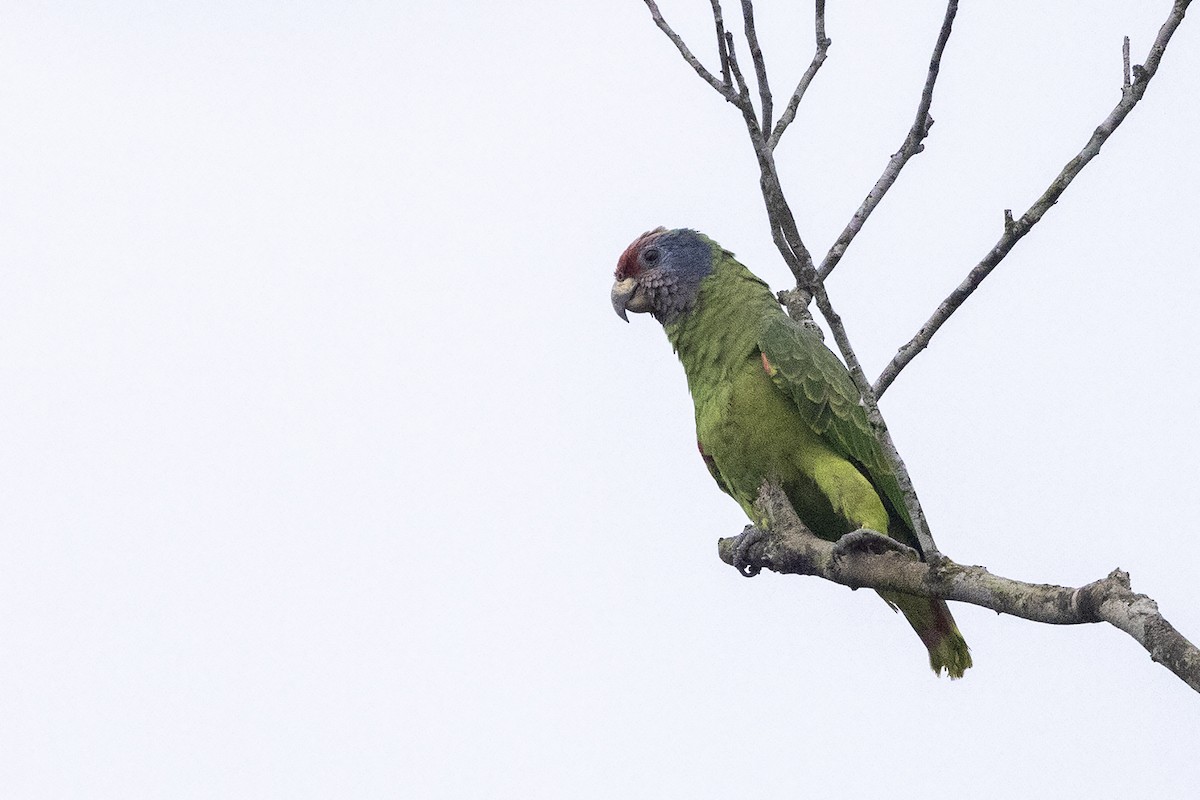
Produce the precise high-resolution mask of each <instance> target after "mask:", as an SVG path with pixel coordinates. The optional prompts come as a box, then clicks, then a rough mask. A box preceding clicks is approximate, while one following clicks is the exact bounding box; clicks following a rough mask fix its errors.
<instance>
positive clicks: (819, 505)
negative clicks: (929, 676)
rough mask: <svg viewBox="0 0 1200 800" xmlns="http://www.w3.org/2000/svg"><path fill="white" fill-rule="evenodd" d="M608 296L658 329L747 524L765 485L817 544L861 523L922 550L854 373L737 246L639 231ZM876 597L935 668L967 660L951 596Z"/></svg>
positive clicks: (710, 461) (957, 669) (718, 476)
mask: <svg viewBox="0 0 1200 800" xmlns="http://www.w3.org/2000/svg"><path fill="white" fill-rule="evenodd" d="M612 304H613V308H614V309H615V310H616V312H617V314H619V315H620V316H621V317H622V318H623V319H624V320H625V321H626V322H628V321H629V318H628V316H627V312H629V311H633V312H639V313H647V312H648V313H650V314H652V315H653V316H654V318H655V319H657V320H658V321H659V322H660V323H662V326H663V330H665V331H666V334H667V339H668V340H669V341H670V343H671V346H672V347H673V348H674V350H675V352H676V353H677V354H678V355H679V360H680V361H681V362H682V363H683V370H684V372H685V373H686V374H687V382H688V389H689V391H690V392H691V395H692V400H693V401H694V403H695V407H696V440H697V445H698V446H699V448H700V455H701V457H702V458H703V459H704V463H705V464H706V465H707V466H708V469H709V472H711V473H712V476H713V478H714V479H715V480H716V482H717V485H718V486H719V487H720V488H721V490H722V491H724V492H726V493H727V494H729V495H730V496H731V497H733V499H734V500H736V501H737V502H738V503H739V504H740V505H741V507H742V509H743V510H744V511H745V512H746V514H747V515H748V516H749V517H750V519H751V521H753V522H754V523H755V524H756V525H760V526H761V525H764V524H765V520H762V519H759V518H758V514H757V512H756V511H755V508H754V501H755V499H756V497H757V495H758V490H759V487H760V486H761V485H762V483H763V481H765V480H767V479H771V480H774V481H775V482H776V483H778V484H779V485H780V486H781V487H782V488H783V490H784V492H785V493H786V494H787V496H788V499H789V500H791V502H792V505H793V506H794V507H795V509H796V513H797V514H799V516H800V519H801V520H802V521H803V522H804V524H805V525H807V526H808V528H809V529H810V530H811V531H812V532H813V533H815V534H816V535H817V536H820V537H821V538H823V539H828V540H830V541H836V540H837V539H839V538H840V537H841V536H843V535H844V534H846V533H849V532H850V531H853V530H856V529H858V528H869V529H871V530H874V531H878V532H880V533H886V534H887V535H889V536H891V537H892V538H894V539H896V540H898V541H900V542H903V543H904V544H906V545H908V546H910V547H912V548H914V549H916V550H917V551H918V552H920V546H919V544H918V542H917V538H916V536H915V534H914V533H913V524H912V520H911V519H910V518H909V515H908V511H907V510H906V509H905V506H904V502H903V498H902V496H901V493H900V486H899V484H898V483H897V481H896V476H895V475H894V474H893V472H892V469H891V466H890V465H889V463H888V461H887V459H886V458H885V457H884V455H883V451H882V449H881V448H880V446H879V442H878V441H877V440H876V439H875V436H874V435H873V434H872V431H871V428H870V426H869V424H868V422H867V417H866V412H865V411H864V410H863V407H862V405H861V404H860V401H861V398H860V395H859V393H858V390H857V388H856V387H855V385H854V382H853V380H852V379H851V378H850V373H849V372H847V370H846V368H845V366H843V365H842V362H841V361H839V360H838V358H837V356H835V355H834V354H833V353H832V352H830V350H829V349H828V348H827V347H825V344H824V343H823V342H822V341H821V339H820V337H819V336H818V335H817V333H816V332H815V331H813V330H811V329H809V328H806V327H805V326H803V325H801V324H799V323H797V322H795V321H794V320H793V319H792V318H791V317H789V316H788V315H787V314H785V313H784V312H783V310H782V309H781V308H780V307H779V303H778V301H777V300H776V299H775V295H774V294H772V293H771V290H770V288H769V287H768V286H767V284H766V283H764V282H763V281H762V280H760V279H759V278H758V277H756V276H755V275H754V274H753V273H751V272H750V270H748V269H746V267H744V266H742V265H741V264H740V263H738V262H737V261H736V260H735V259H734V257H733V254H732V253H730V252H729V251H728V250H725V249H723V248H722V247H721V246H720V245H718V244H717V243H716V242H714V241H712V240H711V239H709V238H708V237H706V236H704V235H702V234H700V233H697V232H696V231H693V230H689V229H686V228H677V229H675V230H667V229H665V228H657V229H655V230H652V231H648V232H646V233H644V234H642V235H641V236H639V237H638V238H637V239H636V240H634V242H633V243H632V244H630V245H629V247H628V248H627V249H626V250H625V252H624V253H623V254H622V255H621V258H620V260H619V261H618V262H617V270H616V282H615V283H614V284H613V288H612ZM879 594H880V595H881V596H882V597H883V599H884V600H885V601H887V602H888V604H889V605H891V606H892V607H893V608H897V609H899V610H900V611H901V612H903V614H904V616H905V617H906V618H907V619H908V622H909V624H911V625H912V627H913V629H914V630H915V631H916V632H917V635H918V636H920V637H921V641H922V642H923V643H924V644H925V647H926V648H927V649H928V650H929V664H930V666H931V667H933V671H934V672H935V673H937V674H939V675H940V674H941V672H942V670H945V671H946V672H947V673H949V675H950V677H951V678H961V677H962V675H963V672H964V671H965V670H966V669H967V668H968V667H970V666H971V654H970V651H969V650H968V648H967V643H966V641H965V640H964V639H963V637H962V634H961V633H959V630H958V626H957V625H956V624H955V622H954V617H952V616H951V615H950V609H949V608H948V607H947V606H946V602H945V601H944V600H935V599H930V598H926V597H919V596H916V595H907V594H900V593H897V592H880V593H879Z"/></svg>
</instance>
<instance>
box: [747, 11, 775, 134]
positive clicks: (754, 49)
mask: <svg viewBox="0 0 1200 800" xmlns="http://www.w3.org/2000/svg"><path fill="white" fill-rule="evenodd" d="M742 21H743V22H744V23H745V25H746V44H748V45H749V46H750V59H751V60H752V61H753V62H754V78H755V80H756V81H757V82H758V102H759V105H760V106H761V107H762V126H761V127H762V130H764V131H769V130H771V115H772V111H773V109H772V105H771V87H770V85H769V84H768V83H767V62H766V61H764V60H763V54H762V48H761V47H759V46H758V33H757V32H756V31H755V30H754V3H753V2H751V0H742Z"/></svg>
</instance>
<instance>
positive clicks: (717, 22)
mask: <svg viewBox="0 0 1200 800" xmlns="http://www.w3.org/2000/svg"><path fill="white" fill-rule="evenodd" d="M711 2H712V10H713V27H715V28H716V29H717V55H718V56H720V58H721V82H722V83H723V84H724V85H725V86H732V85H733V84H732V83H730V82H729V51H728V50H726V49H725V19H724V17H723V16H722V14H721V0H711ZM660 27H661V26H660Z"/></svg>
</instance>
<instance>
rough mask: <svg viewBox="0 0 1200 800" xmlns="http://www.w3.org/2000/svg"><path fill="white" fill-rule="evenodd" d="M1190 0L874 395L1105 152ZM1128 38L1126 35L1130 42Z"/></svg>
mask: <svg viewBox="0 0 1200 800" xmlns="http://www.w3.org/2000/svg"><path fill="white" fill-rule="evenodd" d="M1190 4H1191V0H1176V1H1175V3H1174V5H1172V6H1171V13H1170V14H1169V15H1168V16H1167V21H1166V22H1164V23H1163V25H1162V27H1161V28H1160V29H1159V31H1158V36H1157V37H1155V39H1154V44H1153V45H1151V47H1150V53H1149V54H1148V55H1147V56H1146V62H1145V63H1144V64H1141V65H1138V66H1135V67H1134V68H1133V79H1132V81H1129V80H1128V79H1127V80H1126V81H1125V84H1124V85H1123V86H1122V87H1121V100H1120V102H1118V103H1117V105H1116V107H1114V108H1113V110H1112V111H1111V112H1109V114H1108V116H1107V117H1105V118H1104V121H1103V122H1101V123H1100V124H1099V125H1098V126H1097V127H1096V130H1095V131H1093V132H1092V136H1091V138H1090V139H1088V141H1087V144H1085V145H1084V146H1083V149H1082V150H1080V151H1079V154H1078V155H1076V156H1075V157H1074V158H1072V159H1071V160H1070V161H1068V162H1067V165H1066V166H1065V167H1063V168H1062V171H1061V172H1059V173H1058V177H1056V178H1055V179H1054V180H1053V181H1052V182H1051V183H1050V186H1048V187H1047V188H1046V191H1045V192H1043V193H1042V196H1041V197H1039V198H1038V199H1037V201H1036V202H1035V203H1034V204H1033V205H1032V206H1030V207H1029V210H1028V211H1026V212H1025V213H1024V214H1022V215H1021V218H1020V219H1018V220H1013V217H1012V211H1011V210H1006V211H1005V212H1004V233H1003V234H1002V235H1001V236H1000V239H999V240H998V241H997V242H996V243H995V244H994V245H992V249H991V250H989V251H988V252H987V255H985V256H984V257H983V259H982V260H980V262H979V263H978V264H976V265H975V266H974V267H973V268H972V269H971V271H970V272H969V273H967V277H966V278H964V279H963V281H962V283H960V284H959V285H958V286H957V287H955V289H954V291H953V292H951V293H950V294H949V296H947V297H946V299H945V300H943V301H942V302H941V304H940V305H939V306H938V307H937V310H936V311H934V312H933V316H931V317H930V318H929V319H928V320H926V322H925V324H924V325H922V326H921V329H920V330H919V331H917V333H916V335H914V336H913V337H912V339H910V340H909V341H908V342H907V343H906V344H905V345H904V346H903V347H901V348H900V350H899V352H897V353H896V355H895V357H893V358H892V360H891V362H889V363H888V365H887V366H886V367H884V369H883V372H881V373H880V374H879V377H878V378H876V379H875V384H874V386H873V388H874V390H875V396H876V397H878V396H880V395H882V394H883V393H884V392H885V391H887V388H888V387H889V386H891V385H892V381H894V380H896V377H897V376H899V374H900V371H901V370H903V369H904V368H905V367H906V366H908V364H909V363H910V362H911V361H912V360H913V359H914V358H916V357H917V355H918V354H919V353H920V352H921V351H922V350H924V349H925V348H926V347H928V346H929V342H930V340H931V339H933V336H934V334H936V333H937V332H938V330H939V329H940V328H941V327H942V325H944V324H945V323H946V320H948V319H950V316H951V315H952V314H953V313H954V312H955V311H957V310H958V309H959V307H960V306H962V304H963V303H965V302H966V301H967V298H968V297H970V296H971V295H972V294H973V293H974V292H975V290H976V289H978V288H979V284H981V283H983V280H984V278H986V277H987V276H988V275H991V274H992V270H994V269H995V268H996V267H997V266H998V265H999V264H1000V262H1001V261H1003V260H1004V257H1005V256H1007V255H1008V254H1009V252H1010V251H1011V250H1012V249H1013V247H1014V246H1016V244H1017V242H1019V241H1021V239H1023V238H1024V237H1025V234H1027V233H1029V231H1030V230H1031V229H1032V228H1033V226H1034V225H1036V224H1037V223H1038V222H1039V221H1041V219H1042V217H1043V216H1044V215H1045V213H1046V212H1047V211H1049V210H1050V209H1051V207H1053V206H1054V204H1055V203H1057V202H1058V199H1059V198H1060V197H1062V194H1063V192H1065V191H1066V190H1067V187H1068V186H1070V185H1071V181H1073V180H1075V177H1076V176H1077V175H1079V173H1080V172H1082V171H1083V168H1084V167H1086V166H1087V165H1088V164H1089V163H1090V162H1091V160H1092V159H1093V158H1095V157H1096V156H1097V155H1099V154H1100V148H1101V147H1103V146H1104V143H1105V142H1107V141H1108V137H1110V136H1112V134H1113V131H1115V130H1116V129H1117V127H1118V126H1119V125H1120V124H1121V123H1122V122H1124V121H1125V117H1127V116H1129V112H1130V111H1132V110H1133V107H1134V106H1136V105H1137V104H1138V102H1139V101H1141V99H1142V97H1143V96H1144V95H1145V94H1146V88H1147V87H1148V86H1149V85H1150V79H1151V78H1153V77H1154V76H1155V74H1156V73H1157V72H1158V67H1159V64H1160V63H1161V61H1162V57H1163V53H1164V52H1166V49H1167V44H1169V43H1170V41H1171V37H1172V36H1173V35H1174V34H1175V29H1176V28H1178V27H1179V24H1180V23H1181V22H1183V15H1184V14H1185V13H1186V12H1187V8H1188V6H1189V5H1190ZM1127 41H1128V40H1126V42H1127ZM1127 48H1128V44H1127V43H1126V45H1125V46H1124V48H1123V50H1124V52H1123V61H1124V62H1125V63H1128V49H1127Z"/></svg>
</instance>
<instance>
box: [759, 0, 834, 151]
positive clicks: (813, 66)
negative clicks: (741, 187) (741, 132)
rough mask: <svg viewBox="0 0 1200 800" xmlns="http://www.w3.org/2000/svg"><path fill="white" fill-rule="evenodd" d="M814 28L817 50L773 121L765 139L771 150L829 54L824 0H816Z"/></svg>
mask: <svg viewBox="0 0 1200 800" xmlns="http://www.w3.org/2000/svg"><path fill="white" fill-rule="evenodd" d="M814 28H815V30H816V39H817V52H816V53H814V54H813V57H812V61H811V62H809V65H808V69H806V70H804V74H803V75H802V76H800V82H799V83H798V84H796V91H794V92H792V98H791V99H790V100H789V101H788V104H787V108H785V109H784V110H783V114H781V115H780V117H779V121H778V122H776V123H775V130H773V131H771V138H770V139H769V140H768V141H767V145H768V146H769V147H770V148H771V149H772V150H774V149H775V148H776V147H777V146H778V145H779V139H780V137H782V136H783V132H784V131H786V130H787V127H788V125H791V124H792V120H794V119H795V118H796V111H797V109H799V108H800V101H801V100H803V99H804V93H805V92H807V91H808V87H809V84H811V83H812V81H813V78H814V77H816V75H817V70H819V69H820V68H821V65H822V64H824V63H825V58H826V57H827V56H828V55H829V45H831V44H833V41H832V40H831V39H829V38H828V37H827V36H825V0H817V11H816V23H815V25H814ZM764 130H765V129H764Z"/></svg>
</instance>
